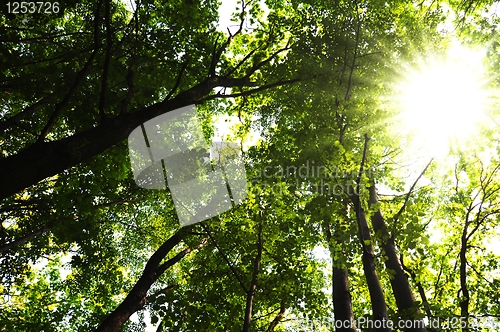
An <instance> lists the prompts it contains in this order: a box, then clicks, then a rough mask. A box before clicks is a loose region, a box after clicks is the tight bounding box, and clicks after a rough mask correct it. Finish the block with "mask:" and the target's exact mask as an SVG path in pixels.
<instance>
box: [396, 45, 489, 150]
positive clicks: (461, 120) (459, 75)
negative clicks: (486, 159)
mask: <svg viewBox="0 0 500 332" xmlns="http://www.w3.org/2000/svg"><path fill="white" fill-rule="evenodd" d="M483 55H484V54H483V53H482V52H473V51H470V50H467V49H465V48H464V47H462V46H455V47H453V48H452V49H451V50H450V52H449V53H448V57H447V58H446V60H445V61H433V62H429V63H427V64H425V65H422V66H420V67H419V68H418V70H412V71H410V72H409V73H408V75H407V79H406V81H405V82H403V83H402V85H401V89H402V90H401V94H400V107H401V113H400V117H401V119H402V122H403V128H404V130H405V131H407V132H409V133H410V134H412V135H413V139H414V144H415V145H416V146H418V147H420V148H421V149H424V150H426V152H427V153H429V154H431V155H432V156H439V155H442V154H445V153H446V152H448V150H449V149H450V148H454V147H460V146H461V145H463V144H466V142H467V140H469V139H470V138H471V137H472V136H473V134H474V133H475V132H476V131H477V130H478V128H479V125H480V124H481V123H485V122H486V120H487V119H488V117H487V115H486V113H485V111H486V107H487V101H488V97H489V93H488V91H487V89H486V88H485V85H486V82H485V80H484V78H483V76H484V74H483V69H482V66H481V61H482V57H483Z"/></svg>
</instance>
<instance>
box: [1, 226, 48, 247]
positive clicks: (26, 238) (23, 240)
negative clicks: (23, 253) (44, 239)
mask: <svg viewBox="0 0 500 332" xmlns="http://www.w3.org/2000/svg"><path fill="white" fill-rule="evenodd" d="M47 230H48V228H47V227H42V228H40V229H38V230H36V231H34V232H32V233H30V234H28V235H25V236H23V237H20V238H19V239H16V240H14V241H12V242H9V243H7V244H4V245H3V246H1V247H0V252H5V251H9V250H11V249H14V248H16V247H17V246H19V245H21V244H23V243H26V242H28V241H29V240H31V239H33V238H35V237H37V236H38V235H41V234H43V233H45V232H46V231H47Z"/></svg>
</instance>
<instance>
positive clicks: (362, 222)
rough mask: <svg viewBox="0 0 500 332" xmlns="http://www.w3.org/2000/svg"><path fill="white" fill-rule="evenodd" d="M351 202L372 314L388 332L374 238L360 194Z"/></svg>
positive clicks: (355, 195) (353, 196) (382, 331)
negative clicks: (373, 242)
mask: <svg viewBox="0 0 500 332" xmlns="http://www.w3.org/2000/svg"><path fill="white" fill-rule="evenodd" d="M351 200H352V202H353V205H354V209H355V211H356V220H357V222H358V237H359V241H360V242H361V247H362V249H363V254H362V256H361V260H362V262H363V272H364V274H365V278H366V283H367V285H368V291H369V293H370V300H371V305H372V313H373V319H374V321H376V322H378V323H376V324H379V325H380V326H382V328H380V329H378V331H381V332H388V331H391V329H390V328H389V327H388V326H387V322H388V321H389V316H388V314H387V305H386V302H385V297H384V292H383V291H382V286H381V285H380V279H379V278H378V275H377V270H376V267H375V252H374V250H373V245H372V238H371V232H370V228H369V227H368V222H367V220H366V214H365V211H364V210H363V208H362V207H361V202H360V200H359V196H358V194H354V195H352V196H351Z"/></svg>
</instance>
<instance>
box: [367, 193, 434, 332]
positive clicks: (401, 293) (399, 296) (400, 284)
mask: <svg viewBox="0 0 500 332" xmlns="http://www.w3.org/2000/svg"><path fill="white" fill-rule="evenodd" d="M377 202H378V198H377V192H376V187H375V185H372V186H371V187H370V205H373V204H376V203H377ZM371 219H372V225H373V230H374V231H375V232H376V233H379V234H380V235H381V238H382V239H384V240H383V242H382V245H381V247H382V249H383V250H384V252H385V255H386V256H387V260H386V261H385V267H386V268H387V269H388V270H390V271H393V272H391V278H390V281H391V287H392V291H393V293H394V297H395V298H396V305H397V306H398V310H399V312H400V314H402V315H403V317H402V318H403V319H411V320H412V321H414V322H415V324H413V327H409V328H405V331H413V332H426V331H427V329H426V328H425V326H424V324H423V320H422V319H420V318H418V315H419V314H420V312H419V310H418V307H417V306H416V303H415V297H414V296H413V292H412V290H411V287H410V283H409V281H408V276H407V275H406V274H405V272H404V270H403V267H402V265H401V262H400V261H399V256H398V253H397V250H396V245H395V243H394V238H393V237H392V236H390V234H389V231H388V230H387V225H386V223H385V219H384V217H383V216H382V213H381V212H380V210H377V211H376V212H375V213H374V214H373V215H372V218H371Z"/></svg>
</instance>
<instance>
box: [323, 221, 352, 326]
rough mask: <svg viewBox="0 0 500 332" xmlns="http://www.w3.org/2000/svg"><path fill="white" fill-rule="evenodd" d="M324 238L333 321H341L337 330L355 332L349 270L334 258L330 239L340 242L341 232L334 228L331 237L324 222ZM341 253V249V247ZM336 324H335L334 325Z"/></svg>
mask: <svg viewBox="0 0 500 332" xmlns="http://www.w3.org/2000/svg"><path fill="white" fill-rule="evenodd" d="M324 225H325V232H326V239H327V243H328V245H329V249H330V256H331V258H332V266H333V275H332V284H333V287H332V301H333V313H334V315H335V321H336V322H337V321H338V322H341V323H342V324H341V326H340V327H338V328H336V331H337V332H355V331H356V327H355V324H354V314H353V312H352V300H351V292H350V290H349V271H348V269H347V266H345V264H343V263H342V262H338V261H336V260H335V257H336V252H335V249H334V248H335V246H333V242H332V241H337V242H341V245H342V247H343V244H342V240H341V239H342V234H341V231H340V230H339V229H335V230H334V234H335V238H332V231H331V224H330V222H325V224H324ZM342 253H343V249H342ZM335 326H337V325H335Z"/></svg>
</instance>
